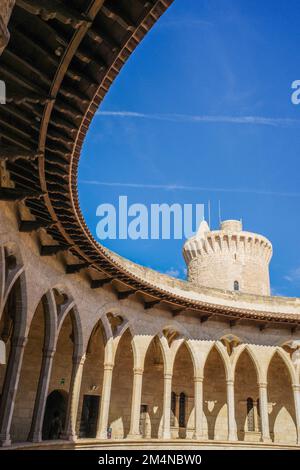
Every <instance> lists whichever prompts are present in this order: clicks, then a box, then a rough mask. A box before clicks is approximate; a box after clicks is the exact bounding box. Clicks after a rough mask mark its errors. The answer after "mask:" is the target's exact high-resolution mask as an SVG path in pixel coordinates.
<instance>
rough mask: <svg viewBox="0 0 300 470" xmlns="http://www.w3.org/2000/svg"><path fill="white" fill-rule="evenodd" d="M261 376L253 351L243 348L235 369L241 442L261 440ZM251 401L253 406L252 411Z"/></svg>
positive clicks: (237, 415)
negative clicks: (259, 385) (259, 383)
mask: <svg viewBox="0 0 300 470" xmlns="http://www.w3.org/2000/svg"><path fill="white" fill-rule="evenodd" d="M259 376H260V372H259V369H258V365H257V362H256V359H255V358H253V355H252V354H251V349H250V348H248V347H243V348H241V350H240V351H239V354H238V357H237V359H236V362H235V367H234V392H235V393H234V395H235V419H236V425H237V435H238V440H239V441H242V440H245V441H248V440H250V441H256V442H258V441H259V440H260V431H261V424H260V410H259V387H258V382H259ZM250 400H251V403H252V405H253V406H252V408H251V410H250V409H249V403H250ZM250 414H251V416H250ZM252 415H253V416H252ZM250 417H251V421H252V420H253V423H251V426H250Z"/></svg>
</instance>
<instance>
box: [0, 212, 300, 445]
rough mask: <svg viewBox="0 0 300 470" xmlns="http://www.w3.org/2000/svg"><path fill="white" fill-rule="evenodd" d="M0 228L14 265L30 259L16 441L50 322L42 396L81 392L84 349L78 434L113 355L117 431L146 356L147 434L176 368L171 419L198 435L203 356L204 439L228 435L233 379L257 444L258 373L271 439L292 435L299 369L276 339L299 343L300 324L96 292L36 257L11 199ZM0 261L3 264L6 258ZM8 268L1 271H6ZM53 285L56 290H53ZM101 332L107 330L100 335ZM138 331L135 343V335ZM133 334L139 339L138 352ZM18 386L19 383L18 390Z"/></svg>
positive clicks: (2, 371) (240, 428)
mask: <svg viewBox="0 0 300 470" xmlns="http://www.w3.org/2000/svg"><path fill="white" fill-rule="evenodd" d="M0 226H1V244H2V246H4V245H5V246H8V247H9V249H10V250H12V251H13V250H15V255H16V259H17V263H20V264H22V265H23V266H24V271H23V272H22V274H20V279H22V282H21V284H20V286H21V289H22V291H24V292H25V294H26V295H24V296H23V297H22V299H23V300H22V301H21V303H22V302H24V305H23V306H22V308H21V309H20V311H19V313H18V316H17V318H16V319H15V322H16V324H15V328H18V329H20V332H22V333H20V334H22V335H24V336H27V335H28V341H27V344H26V346H25V349H24V356H23V360H22V361H21V367H20V373H19V375H18V374H16V380H18V383H17V385H15V383H14V382H13V383H12V389H11V392H12V395H11V396H12V400H11V402H7V403H5V405H6V407H7V408H8V407H11V406H12V408H13V409H12V427H11V430H10V434H11V438H12V440H13V441H20V440H21V441H23V440H25V439H26V438H27V436H28V433H29V430H30V427H31V422H32V415H33V408H34V403H35V400H36V390H37V383H38V380H39V376H40V369H41V362H42V354H43V351H44V348H45V338H44V336H45V332H46V331H48V330H49V325H50V324H52V327H51V328H53V331H54V332H55V342H54V343H53V348H54V349H55V350H56V351H55V353H54V355H53V364H52V372H51V377H50V383H49V387H48V389H47V395H46V397H45V398H47V396H49V394H50V393H51V392H53V391H55V390H59V391H61V392H62V393H64V396H65V397H66V400H73V401H74V400H75V398H76V390H75V389H74V384H73V385H72V382H71V372H72V357H73V356H74V354H75V357H76V355H79V356H82V357H84V355H86V360H85V364H84V366H83V374H82V380H81V381H80V382H79V384H80V388H79V392H80V393H79V394H78V402H76V401H75V405H74V406H75V408H74V410H73V414H72V417H73V419H74V420H75V421H76V429H77V433H79V432H80V420H81V413H82V404H83V397H84V395H97V396H100V398H101V396H102V387H103V377H104V372H103V362H104V356H105V357H106V360H108V362H110V363H112V364H113V363H114V364H115V365H114V367H113V371H112V389H111V396H110V406H109V419H108V423H107V424H108V426H109V427H111V428H112V438H113V439H117V438H124V437H126V436H127V435H128V433H129V430H130V425H131V411H132V394H133V368H134V364H135V363H136V361H137V363H138V364H140V367H142V366H143V357H144V355H145V361H144V372H143V381H142V393H141V405H144V408H143V407H142V409H144V410H145V409H146V408H145V406H147V411H146V412H144V415H143V416H141V418H142V419H141V425H142V427H143V429H142V432H143V433H144V437H152V438H157V437H160V438H161V437H162V427H163V406H164V401H163V397H164V374H165V372H166V368H167V367H168V368H169V369H170V367H171V369H170V370H173V379H172V391H173V392H175V394H176V396H177V400H178V399H179V396H180V394H181V393H182V392H184V393H185V396H186V408H185V414H186V422H185V427H184V428H183V429H179V426H178V419H179V414H178V401H177V409H176V412H175V416H174V417H172V420H171V423H170V424H172V426H171V435H172V436H173V437H177V436H179V437H187V438H188V439H190V438H192V436H193V434H194V432H195V404H196V401H197V400H198V398H199V397H197V396H195V389H194V374H195V369H194V367H195V364H198V366H197V367H198V369H197V374H198V377H202V379H203V410H202V418H203V434H202V436H203V439H210V440H211V439H214V440H218V441H224V440H227V438H228V416H227V415H228V403H227V400H228V397H227V389H226V386H227V380H228V378H229V379H231V380H232V381H234V392H235V393H234V399H235V422H236V426H237V432H238V438H239V439H240V440H247V441H248V440H252V441H253V440H256V441H257V442H258V441H259V440H260V438H261V433H260V429H259V426H258V429H257V433H256V434H255V433H254V434H251V435H250V434H249V433H247V428H246V400H247V398H248V397H249V396H250V397H253V398H254V400H257V398H258V385H257V384H258V382H259V381H261V382H267V393H268V405H267V406H268V418H269V424H270V433H271V437H272V438H273V439H274V441H276V442H285V443H286V442H289V443H292V444H294V443H295V442H296V439H297V433H296V414H295V402H294V397H293V390H292V385H293V386H296V387H297V386H298V385H299V367H298V365H297V363H296V362H294V363H293V361H292V359H291V354H290V352H288V351H289V349H286V350H285V349H283V348H282V347H280V345H283V344H285V343H288V342H291V341H294V342H295V340H297V338H299V335H298V336H297V332H292V331H291V330H290V329H289V328H283V327H279V326H277V325H273V326H269V327H268V328H266V329H264V330H261V329H259V328H258V327H257V325H256V324H255V323H253V322H244V323H237V324H229V322H227V321H226V320H224V319H222V318H215V319H211V320H209V321H205V322H200V321H199V318H198V317H197V316H196V315H194V314H190V315H189V313H188V312H183V313H181V314H177V315H176V316H175V317H174V316H173V315H172V314H171V312H170V311H169V310H167V309H164V308H153V309H150V310H145V309H144V307H143V305H142V304H141V303H140V302H139V301H138V300H135V299H132V298H128V299H126V300H122V301H120V300H118V299H117V297H116V294H115V291H114V289H113V288H112V287H111V286H106V287H105V288H101V289H99V290H91V289H90V288H89V285H88V283H87V282H86V279H85V277H84V275H83V274H74V275H69V276H67V275H66V274H65V272H64V269H63V267H62V264H61V263H60V256H59V255H57V256H53V257H40V255H39V245H38V240H37V237H36V235H34V234H21V233H19V232H18V224H17V219H16V215H15V211H14V206H13V205H12V204H11V205H10V206H7V205H6V206H4V207H3V210H2V211H0ZM1 260H2V261H1V263H2V262H3V263H5V260H3V258H1ZM2 268H3V266H2ZM5 270H6V269H2V271H1V272H3V271H5ZM23 281H24V282H23ZM57 291H58V292H60V293H61V294H60V296H58V295H57V294H55V292H57ZM49 293H50V294H51V293H52V294H51V295H52V297H51V295H50V294H49ZM63 293H64V294H63ZM46 294H47V295H48V297H49V296H50V297H51V298H52V299H53V305H52V307H51V305H50V304H49V305H48V304H47V305H48V307H47V308H45V306H44V307H42V303H41V299H42V298H43V296H45V295H46ZM48 297H47V299H48ZM58 297H59V298H58ZM60 297H61V298H62V300H61V299H60ZM26 299H27V300H26ZM71 300H72V302H73V303H72V308H70V310H69V311H68V314H67V315H66V317H63V318H61V312H62V309H63V308H64V307H65V306H67V305H68V301H71ZM43 305H44V303H43ZM50 307H51V308H50ZM2 311H3V306H2V310H1V318H0V330H1V331H0V335H1V334H2V330H3V324H4V317H5V315H7V309H6V310H5V309H4V312H6V313H4V314H2ZM76 312H77V313H76ZM110 317H112V318H115V320H116V319H118V322H116V324H117V325H118V324H119V323H120V325H119V326H115V327H112V326H111V323H110V322H111V320H109V318H110ZM45 319H46V321H45ZM97 325H98V326H99V328H97ZM20 327H21V328H20ZM103 330H105V334H103V333H102V331H103ZM174 332H175V333H176V334H175V336H174ZM172 335H173V336H172ZM172 337H174V338H176V339H174V343H173V342H172V340H171V339H170V338H172ZM232 337H234V338H235V340H234V342H233V346H232V350H230V348H229V349H228V350H227V349H226V347H225V346H224V344H225V343H224V341H225V340H224V338H225V339H226V338H227V339H226V341H227V340H228V341H231V338H232ZM136 338H139V341H135V340H136ZM111 340H112V341H113V344H114V346H113V347H112V346H111ZM151 340H152V341H151ZM134 341H135V343H136V344H135V349H134V350H133V342H134ZM191 341H192V343H193V344H196V345H197V344H198V346H199V348H198V349H197V348H195V349H194V350H192V349H191V347H190V345H189V342H191ZM168 342H169V343H168ZM177 342H178V344H181V346H180V347H179V349H178V351H177V353H176V354H175V356H174V357H173V352H172V351H173V349H172V348H173V344H175V343H176V344H177ZM223 343H224V344H223ZM11 344H12V343H11V339H10V340H8V341H7V342H6V356H7V358H8V364H7V365H0V393H3V390H4V388H5V385H6V384H7V380H8V376H9V374H6V372H7V371H8V369H9V367H10V368H11V367H12V364H11V363H10V361H9V359H10V357H11V350H12V347H11ZM148 344H149V345H150V346H149V347H148V346H147V345H148ZM203 344H205V348H204V349H203V348H202V345H203ZM226 344H227V343H226ZM245 347H247V351H249V352H247V353H246V349H243V348H245ZM109 348H111V352H110V353H109V352H108V351H110V349H109ZM201 348H202V349H201ZM243 351H244V352H243ZM275 353H276V354H275ZM249 354H251V355H253V357H255V361H256V362H257V363H258V364H259V371H257V370H256V368H254V365H253V364H254V362H253V361H254V359H253V358H252V359H250V356H249ZM274 354H275V355H274ZM278 355H280V358H279V356H278ZM277 356H278V357H277ZM251 357H252V356H251ZM134 358H135V360H134ZM9 364H10V366H9ZM199 364H202V366H200V365H199ZM269 364H270V366H269ZM8 366H9V367H8ZM268 368H269V369H268ZM268 371H269V373H268ZM264 374H265V377H264ZM258 375H259V377H258ZM13 387H16V389H17V394H16V396H15V398H14V397H13ZM72 387H73V388H72ZM74 397H75V398H74ZM13 405H14V406H13ZM99 411H100V410H99ZM173 418H174V419H173ZM0 424H1V423H0ZM98 424H99V423H98ZM2 432H3V431H2Z"/></svg>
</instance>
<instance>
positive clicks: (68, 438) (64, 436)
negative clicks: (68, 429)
mask: <svg viewBox="0 0 300 470" xmlns="http://www.w3.org/2000/svg"><path fill="white" fill-rule="evenodd" d="M60 439H63V440H65V441H70V442H77V440H78V436H77V434H62V435H61V437H60Z"/></svg>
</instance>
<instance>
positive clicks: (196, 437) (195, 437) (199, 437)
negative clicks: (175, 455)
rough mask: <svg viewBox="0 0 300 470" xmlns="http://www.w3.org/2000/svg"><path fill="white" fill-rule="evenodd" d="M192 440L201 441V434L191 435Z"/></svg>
mask: <svg viewBox="0 0 300 470" xmlns="http://www.w3.org/2000/svg"><path fill="white" fill-rule="evenodd" d="M193 439H194V440H195V441H201V440H202V439H203V434H193Z"/></svg>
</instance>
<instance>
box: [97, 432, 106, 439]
mask: <svg viewBox="0 0 300 470" xmlns="http://www.w3.org/2000/svg"><path fill="white" fill-rule="evenodd" d="M96 439H99V441H103V440H105V441H107V439H108V437H107V432H105V431H103V432H100V433H99V434H96Z"/></svg>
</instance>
